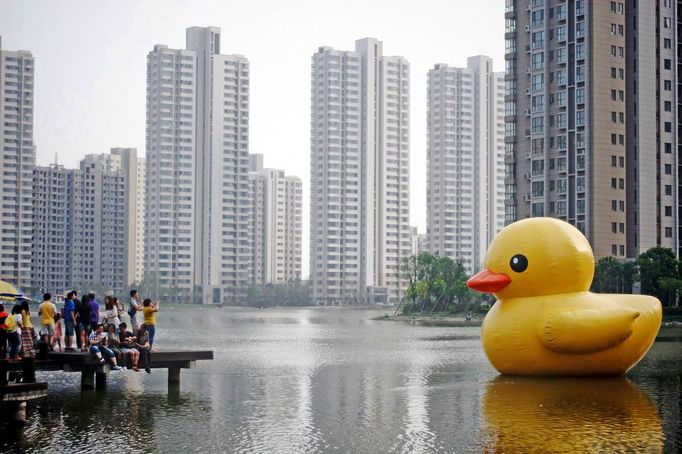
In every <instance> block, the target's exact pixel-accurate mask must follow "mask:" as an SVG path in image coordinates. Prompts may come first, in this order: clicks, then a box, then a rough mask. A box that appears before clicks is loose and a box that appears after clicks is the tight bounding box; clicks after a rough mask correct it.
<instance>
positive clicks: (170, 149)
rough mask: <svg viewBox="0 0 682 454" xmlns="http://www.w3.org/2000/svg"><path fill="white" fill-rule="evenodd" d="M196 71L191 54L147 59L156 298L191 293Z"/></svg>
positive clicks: (150, 235) (148, 207)
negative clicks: (169, 294)
mask: <svg viewBox="0 0 682 454" xmlns="http://www.w3.org/2000/svg"><path fill="white" fill-rule="evenodd" d="M196 66H197V57H196V53H195V52H194V51H188V50H175V49H169V48H168V47H167V46H164V45H156V46H154V50H152V51H151V52H150V53H149V54H148V56H147V132H146V136H147V139H146V148H147V152H146V156H145V160H146V163H147V168H146V175H147V178H146V180H147V195H146V200H145V211H146V221H147V222H146V228H145V238H146V244H145V260H144V266H145V279H144V280H145V282H146V283H147V284H148V285H151V286H153V287H154V288H155V293H156V294H155V295H154V296H157V297H160V296H165V295H163V293H164V291H174V292H175V293H178V292H185V293H189V292H191V291H192V290H193V284H194V280H193V266H194V203H195V189H194V177H195V162H194V160H195V155H196V144H195V140H196V137H195V128H196V90H197V87H196V86H197V81H196Z"/></svg>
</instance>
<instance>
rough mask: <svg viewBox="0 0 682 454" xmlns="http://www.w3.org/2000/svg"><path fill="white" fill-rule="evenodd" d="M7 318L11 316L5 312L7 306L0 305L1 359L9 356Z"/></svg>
mask: <svg viewBox="0 0 682 454" xmlns="http://www.w3.org/2000/svg"><path fill="white" fill-rule="evenodd" d="M7 317H9V314H8V313H7V312H6V311H5V306H3V305H2V304H0V359H5V357H6V356H7V331H8V330H7V324H6V321H7Z"/></svg>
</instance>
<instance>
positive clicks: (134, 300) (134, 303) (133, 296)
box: [128, 290, 141, 333]
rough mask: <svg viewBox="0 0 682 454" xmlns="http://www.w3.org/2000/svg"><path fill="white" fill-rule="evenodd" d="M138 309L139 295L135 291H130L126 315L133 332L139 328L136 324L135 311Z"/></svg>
mask: <svg viewBox="0 0 682 454" xmlns="http://www.w3.org/2000/svg"><path fill="white" fill-rule="evenodd" d="M140 309H141V308H140V294H139V293H138V292H137V290H131V291H130V308H129V309H128V315H129V316H130V328H131V329H132V330H133V332H135V333H136V332H137V330H138V329H140V326H139V325H138V324H137V311H139V310H140Z"/></svg>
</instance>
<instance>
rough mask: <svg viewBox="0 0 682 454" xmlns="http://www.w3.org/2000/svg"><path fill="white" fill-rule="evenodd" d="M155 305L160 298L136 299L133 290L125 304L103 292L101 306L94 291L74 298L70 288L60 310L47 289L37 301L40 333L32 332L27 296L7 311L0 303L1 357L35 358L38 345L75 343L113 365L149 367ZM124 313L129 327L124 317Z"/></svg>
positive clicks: (50, 346) (51, 347)
mask: <svg viewBox="0 0 682 454" xmlns="http://www.w3.org/2000/svg"><path fill="white" fill-rule="evenodd" d="M158 311H159V302H158V301H154V302H152V300H151V299H149V298H147V299H145V300H144V301H142V303H140V295H139V292H138V291H137V290H132V291H131V292H130V303H129V305H128V309H127V310H126V309H125V307H124V305H123V304H122V303H121V302H120V301H119V300H118V298H116V297H113V296H106V297H105V298H104V309H103V311H101V310H100V303H99V301H98V300H97V297H96V295H95V294H93V293H90V294H87V295H83V298H82V299H79V298H78V292H76V291H75V290H74V291H71V292H69V293H68V294H67V295H66V299H65V300H64V307H63V308H62V309H61V310H58V309H57V306H56V305H55V304H54V303H53V302H52V295H50V294H49V293H45V294H44V295H43V302H42V303H41V304H40V306H38V314H37V315H38V318H39V320H40V328H39V336H40V337H36V332H35V329H34V327H33V315H32V314H31V310H30V308H29V304H28V301H22V302H21V303H18V304H14V306H13V307H12V308H11V310H10V312H7V311H6V310H5V307H4V306H3V305H2V304H0V359H6V358H7V357H8V356H9V359H10V360H18V359H21V358H35V357H36V350H37V349H39V348H45V349H49V350H50V351H55V350H56V351H67V352H69V351H76V350H77V349H78V350H80V351H82V352H90V354H91V355H93V356H95V357H96V358H97V359H98V360H99V361H100V362H101V363H105V362H106V361H109V363H110V364H111V367H112V369H113V370H125V369H126V364H130V365H131V366H132V369H133V370H134V371H136V372H138V371H139V370H140V366H141V367H142V368H144V370H145V371H146V372H147V373H151V369H150V367H149V364H150V358H151V352H152V351H154V336H155V334H156V313H157V312H158ZM100 312H102V314H100ZM138 312H140V313H142V317H143V323H139V321H138ZM126 315H127V318H128V320H129V321H130V330H132V331H129V327H128V324H127V323H126V322H124V321H123V319H124V318H125V316H126ZM62 321H63V324H64V329H63V330H62ZM62 338H63V341H64V343H63V346H62ZM74 344H75V347H74Z"/></svg>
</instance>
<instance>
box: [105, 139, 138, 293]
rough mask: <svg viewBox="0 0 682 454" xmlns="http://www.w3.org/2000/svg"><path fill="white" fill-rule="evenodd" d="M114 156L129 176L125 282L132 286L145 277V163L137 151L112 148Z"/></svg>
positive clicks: (127, 180) (127, 184) (127, 181)
mask: <svg viewBox="0 0 682 454" xmlns="http://www.w3.org/2000/svg"><path fill="white" fill-rule="evenodd" d="M100 156H102V157H106V156H107V155H100ZM110 156H117V157H119V159H118V160H116V162H117V163H118V164H119V167H118V169H117V170H122V171H123V173H125V175H126V188H125V190H126V214H125V219H124V220H123V223H124V225H125V229H126V233H125V248H126V254H125V276H126V277H125V279H126V285H132V284H133V283H139V282H141V281H142V277H143V273H144V225H145V218H144V188H145V186H144V160H143V159H140V158H138V155H137V149H136V148H112V149H111V155H110ZM140 170H142V173H140Z"/></svg>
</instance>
